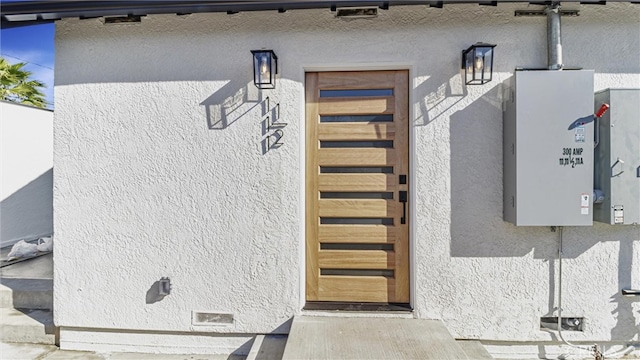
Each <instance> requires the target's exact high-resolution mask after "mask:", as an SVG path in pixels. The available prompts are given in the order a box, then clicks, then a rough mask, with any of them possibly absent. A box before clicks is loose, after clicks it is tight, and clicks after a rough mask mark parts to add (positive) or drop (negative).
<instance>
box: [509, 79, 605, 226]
mask: <svg viewBox="0 0 640 360" xmlns="http://www.w3.org/2000/svg"><path fill="white" fill-rule="evenodd" d="M593 98H594V95H593V70H563V71H549V70H540V71H516V72H515V75H514V76H513V77H512V78H511V82H510V84H509V85H508V86H507V93H506V94H505V103H504V108H503V109H504V113H503V122H504V133H503V135H504V139H503V140H504V142H503V145H504V149H503V150H504V159H503V160H504V163H503V165H504V173H503V174H504V199H503V200H504V220H505V221H508V222H511V223H513V224H515V225H518V226H588V225H592V219H593V217H592V216H593V205H592V194H593Z"/></svg>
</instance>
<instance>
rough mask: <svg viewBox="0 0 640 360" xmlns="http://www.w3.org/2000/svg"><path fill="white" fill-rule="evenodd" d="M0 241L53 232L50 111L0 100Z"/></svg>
mask: <svg viewBox="0 0 640 360" xmlns="http://www.w3.org/2000/svg"><path fill="white" fill-rule="evenodd" d="M0 155H1V161H0V164H1V166H0V246H2V247H5V246H10V245H12V244H14V243H16V242H18V241H19V240H22V239H25V240H33V239H37V238H39V237H42V236H45V235H50V234H51V233H52V232H53V169H52V167H53V112H52V111H51V110H46V109H40V108H35V107H32V106H25V105H20V104H16V103H12V102H7V101H0Z"/></svg>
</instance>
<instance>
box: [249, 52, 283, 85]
mask: <svg viewBox="0 0 640 360" xmlns="http://www.w3.org/2000/svg"><path fill="white" fill-rule="evenodd" d="M251 53H252V54H253V83H254V84H255V85H256V87H257V88H258V89H275V88H276V74H277V73H278V57H277V56H276V53H274V52H273V50H251Z"/></svg>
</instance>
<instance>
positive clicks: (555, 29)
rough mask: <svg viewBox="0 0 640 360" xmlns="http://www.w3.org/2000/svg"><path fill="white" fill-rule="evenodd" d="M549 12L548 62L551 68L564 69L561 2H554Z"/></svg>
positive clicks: (548, 8)
mask: <svg viewBox="0 0 640 360" xmlns="http://www.w3.org/2000/svg"><path fill="white" fill-rule="evenodd" d="M545 12H546V13H547V62H548V67H549V70H562V66H563V65H562V37H561V35H560V3H559V2H553V3H552V4H551V5H549V6H548V7H547V9H546V10H545Z"/></svg>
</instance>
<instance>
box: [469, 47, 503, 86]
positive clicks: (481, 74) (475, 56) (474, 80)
mask: <svg viewBox="0 0 640 360" xmlns="http://www.w3.org/2000/svg"><path fill="white" fill-rule="evenodd" d="M494 47H496V45H492V44H485V43H480V42H479V43H476V44H473V45H471V46H469V48H468V49H467V50H463V51H462V68H463V69H464V83H465V84H467V85H482V84H486V83H488V82H489V81H491V76H492V75H493V48H494Z"/></svg>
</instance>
